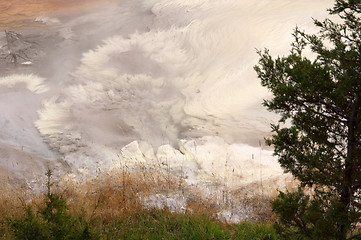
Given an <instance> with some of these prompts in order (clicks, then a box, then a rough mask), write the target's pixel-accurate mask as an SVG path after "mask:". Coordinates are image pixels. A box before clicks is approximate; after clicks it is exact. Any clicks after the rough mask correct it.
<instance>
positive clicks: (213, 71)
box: [0, 0, 332, 168]
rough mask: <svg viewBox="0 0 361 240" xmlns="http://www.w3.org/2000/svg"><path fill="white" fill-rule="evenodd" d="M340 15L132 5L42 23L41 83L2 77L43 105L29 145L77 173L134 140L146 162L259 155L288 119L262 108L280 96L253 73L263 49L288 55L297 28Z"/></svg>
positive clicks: (253, 6)
mask: <svg viewBox="0 0 361 240" xmlns="http://www.w3.org/2000/svg"><path fill="white" fill-rule="evenodd" d="M331 5H332V1H331V0H321V1H317V2H315V1H311V0H297V1H290V0H278V1H269V0H262V1H258V2H254V1H251V0H244V1H239V0H194V1H184V0H152V1H149V0H142V1H141V0H137V1H130V0H129V1H128V0H125V1H121V2H119V3H114V2H113V3H106V4H104V5H99V6H98V7H97V9H96V11H95V10H94V9H92V10H86V11H85V10H84V12H82V14H79V15H74V14H69V15H63V16H56V17H54V16H46V15H44V16H41V17H39V18H37V19H35V21H36V23H37V24H41V25H42V27H43V28H44V30H39V31H40V32H39V34H38V39H32V40H38V43H39V46H40V48H41V49H40V50H41V51H42V52H44V55H42V56H41V57H40V59H38V60H37V61H34V64H33V65H32V66H27V68H26V70H23V69H22V70H21V71H24V72H33V73H34V74H14V75H9V76H4V77H1V78H0V88H1V89H3V88H5V87H6V88H12V89H15V88H17V87H18V86H19V84H20V85H21V84H24V85H25V88H26V89H27V90H30V91H31V94H29V96H28V97H29V99H31V102H32V103H34V104H33V106H32V107H31V108H29V109H24V112H23V113H21V114H25V115H26V116H31V117H29V118H27V119H28V120H29V121H30V123H31V126H30V127H29V129H32V130H31V131H30V130H29V131H28V132H27V135H26V138H36V139H37V141H34V142H37V143H38V142H39V139H40V140H41V141H44V142H45V143H46V144H47V145H48V146H50V148H51V149H53V150H55V152H56V153H60V154H61V155H62V156H63V159H64V160H66V161H68V162H69V163H72V164H74V165H76V166H77V167H85V166H86V167H87V168H92V166H93V165H96V166H95V168H96V167H97V166H98V165H102V164H103V162H102V161H108V162H109V161H112V160H115V159H117V152H119V149H120V148H121V147H123V146H125V145H127V144H129V143H131V142H133V141H138V142H139V143H140V148H141V150H142V152H143V153H144V152H145V150H147V149H149V148H151V147H150V145H151V146H152V148H154V149H155V150H157V148H158V147H159V146H161V145H165V144H170V145H172V146H173V147H175V148H181V147H182V146H181V145H178V144H179V141H182V139H188V140H189V139H202V138H203V137H205V136H210V137H216V136H217V137H219V138H215V139H218V140H219V139H223V140H225V141H226V142H227V144H229V146H232V149H233V148H237V147H238V146H242V147H241V148H240V149H242V151H244V152H247V151H246V150H245V149H246V147H245V146H253V147H252V148H251V147H250V149H252V150H254V149H255V148H254V147H257V146H258V142H259V140H260V139H263V138H264V137H265V136H267V135H268V134H269V123H270V121H275V119H277V117H276V116H274V115H272V114H269V113H267V112H266V110H265V109H263V108H262V105H261V102H262V99H263V98H266V97H268V94H269V93H268V92H267V91H266V90H265V89H263V88H262V87H261V86H260V84H259V81H258V80H257V78H256V75H255V72H254V70H253V66H254V65H255V64H256V63H257V59H258V56H257V55H256V51H255V48H263V47H266V48H270V49H272V50H273V52H272V53H274V54H284V53H285V50H286V49H288V48H289V44H290V42H291V40H292V36H291V32H292V29H293V28H294V27H295V25H296V24H297V25H298V26H299V27H300V28H312V19H311V17H315V18H323V17H322V16H323V15H325V11H324V10H325V9H326V7H330V6H331ZM321 14H322V15H321ZM54 19H56V21H55V20H54ZM44 23H46V24H44ZM32 38H34V37H32ZM54 43H55V44H56V46H58V48H55V47H54ZM20 89H22V88H20ZM22 91H23V90H22ZM35 95H36V96H35ZM14 96H15V95H14ZM40 103H41V106H40ZM0 106H2V105H1V104H0ZM18 115H20V112H16V113H14V116H18ZM6 121H9V122H12V121H13V119H12V118H8V119H6V117H5V118H4V122H6ZM33 123H34V125H35V127H36V129H37V131H39V133H40V135H39V134H38V133H36V132H34V131H33V130H34V129H33V128H34V125H33ZM34 136H36V137H34ZM13 138H14V139H15V137H13ZM17 138H19V137H18V136H17ZM5 139H6V138H5ZM207 139H208V138H207ZM188 140H187V141H188ZM218 140H217V141H218ZM223 140H222V141H223ZM189 141H190V142H192V141H191V140H189ZM207 141H208V140H207ZM219 141H220V142H222V141H221V140H219ZM209 142H212V140H209ZM222 144H223V142H222ZM237 144H241V145H237ZM223 145H224V146H225V145H226V143H224V144H223ZM223 145H222V146H223ZM28 146H29V148H33V149H35V148H36V149H39V148H40V147H35V144H33V145H31V144H30V143H28ZM39 146H40V145H39ZM212 146H213V145H212ZM142 148H144V149H142ZM226 148H227V149H228V147H225V149H226ZM205 149H207V148H206V147H205ZM143 150H144V151H143ZM37 151H38V152H39V150H37ZM45 151H46V150H45V148H44V152H45ZM219 151H220V152H221V151H222V150H219ZM225 151H226V150H225ZM227 151H228V150H227ZM229 151H230V150H229ZM232 151H233V150H232ZM236 152H237V151H236ZM202 154H203V153H202ZM247 154H248V153H247ZM234 155H235V156H236V157H234V161H236V158H238V157H240V155H242V154H241V153H239V152H237V154H234ZM222 156H223V155H222ZM197 158H199V159H203V158H202V157H201V156H198V157H197ZM202 161H205V160H204V159H203V160H202ZM97 164H98V165H97ZM207 166H208V165H207Z"/></svg>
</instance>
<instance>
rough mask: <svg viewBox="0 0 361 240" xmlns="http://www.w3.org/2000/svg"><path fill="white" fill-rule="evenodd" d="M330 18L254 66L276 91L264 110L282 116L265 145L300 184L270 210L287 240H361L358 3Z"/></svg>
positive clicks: (349, 2) (338, 6)
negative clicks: (285, 49) (288, 49)
mask: <svg viewBox="0 0 361 240" xmlns="http://www.w3.org/2000/svg"><path fill="white" fill-rule="evenodd" d="M329 12H330V14H333V15H337V16H339V17H340V19H341V20H340V21H338V22H333V21H331V20H329V19H326V20H325V21H323V22H321V21H318V20H315V24H316V26H317V27H319V28H320V32H319V34H306V33H304V32H302V31H300V30H299V29H296V30H295V33H294V37H295V41H294V42H293V44H292V49H291V52H290V54H289V55H288V56H285V57H278V58H276V59H274V58H272V57H271V55H270V54H269V51H268V50H266V51H264V52H261V51H260V52H259V54H260V60H259V64H258V65H257V66H256V67H255V70H256V71H257V73H258V77H259V78H260V79H261V82H262V85H263V86H265V87H267V88H268V89H269V90H270V91H271V92H272V93H273V98H272V99H270V100H265V102H264V105H265V106H266V107H267V108H268V109H269V110H270V111H273V112H276V113H278V114H280V115H281V119H280V123H279V124H278V125H272V130H273V132H274V135H273V137H272V138H271V139H269V140H268V143H269V144H270V145H273V146H274V153H275V155H276V156H278V157H279V162H280V164H281V166H282V167H283V168H284V169H285V170H286V171H287V172H290V173H292V175H293V176H294V177H295V178H296V179H297V180H299V182H300V185H299V190H298V191H296V192H286V193H283V192H281V193H280V194H279V197H278V198H277V199H276V200H274V201H273V204H272V207H273V210H274V212H275V213H276V214H277V215H278V217H279V221H278V223H277V228H278V230H279V232H280V233H281V234H282V235H284V237H285V238H286V239H300V238H301V239H339V240H345V239H360V238H361V234H359V233H358V227H359V226H360V223H361V204H360V199H361V140H360V139H361V1H360V0H336V2H335V5H334V7H333V8H332V9H330V10H329ZM305 49H307V51H308V50H311V52H312V53H313V55H311V57H313V58H312V59H311V58H310V57H305V54H304V52H305ZM307 56H310V55H309V54H307Z"/></svg>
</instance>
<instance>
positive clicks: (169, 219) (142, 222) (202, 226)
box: [107, 209, 230, 240]
mask: <svg viewBox="0 0 361 240" xmlns="http://www.w3.org/2000/svg"><path fill="white" fill-rule="evenodd" d="M108 229H109V230H108V233H107V239H157V240H158V239H230V235H229V233H228V231H227V230H226V229H224V228H223V227H222V225H221V224H220V223H219V222H216V221H213V220H211V219H210V218H209V217H207V216H205V215H197V214H177V213H170V212H169V211H168V210H154V209H153V210H149V211H143V212H141V213H139V214H136V215H135V216H133V217H131V218H129V219H124V220H122V221H115V222H113V223H112V224H111V225H110V226H109V228H108Z"/></svg>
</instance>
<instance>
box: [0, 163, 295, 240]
mask: <svg viewBox="0 0 361 240" xmlns="http://www.w3.org/2000/svg"><path fill="white" fill-rule="evenodd" d="M75 179H76V180H75ZM39 181H44V179H43V180H39ZM53 182H54V184H53V187H52V191H53V192H57V193H61V194H62V195H63V196H64V197H65V198H66V199H67V203H68V207H69V212H71V213H72V214H75V215H77V214H82V213H85V214H86V215H85V217H86V218H87V220H89V221H90V222H93V223H95V224H96V225H98V226H102V225H104V224H108V223H111V222H112V221H114V220H115V219H117V220H122V219H125V218H131V216H134V214H136V213H139V212H142V211H143V210H144V209H145V208H147V207H148V208H149V207H150V208H152V207H161V208H169V209H170V206H168V205H167V204H168V202H167V201H168V200H169V199H171V200H172V199H175V200H174V201H177V199H184V203H183V205H182V208H177V209H176V211H188V212H190V213H201V214H206V215H208V216H210V217H211V218H218V219H220V220H223V221H232V219H233V217H234V216H237V215H238V216H241V218H240V219H239V220H240V221H255V222H265V221H273V220H274V219H275V216H274V214H273V213H272V211H271V205H270V200H271V199H272V198H274V197H275V196H276V190H274V194H267V195H261V194H255V192H256V193H258V192H261V191H259V190H258V191H250V189H252V188H255V189H257V188H259V187H260V186H257V185H253V186H252V187H251V186H248V187H247V186H245V187H244V189H237V190H229V189H226V188H224V187H222V186H216V187H215V186H213V188H214V189H213V190H209V189H208V190H209V192H210V194H208V195H206V194H204V186H203V187H202V188H200V187H197V186H189V185H187V184H186V183H185V181H184V179H182V178H180V177H179V178H177V177H175V176H173V175H171V174H169V173H167V172H164V171H158V170H156V168H150V167H148V168H146V167H144V166H138V167H136V168H132V170H130V169H129V168H127V167H126V166H124V167H123V168H122V169H121V170H118V171H114V172H109V173H107V174H99V175H98V176H96V177H94V178H92V179H88V180H83V181H79V178H75V177H74V178H71V175H69V176H65V177H63V178H62V179H58V180H53ZM293 184H294V183H292V182H290V183H289V184H288V185H290V186H288V188H290V187H292V186H293ZM38 185H41V184H40V183H39V184H38ZM42 185H43V186H45V182H43V183H42ZM43 192H44V193H45V192H46V188H45V187H44V189H43ZM154 196H161V197H160V198H159V199H157V198H154ZM175 196H176V197H175ZM149 199H153V203H154V202H155V203H157V201H158V202H159V201H164V202H162V203H160V204H158V205H157V204H153V205H152V204H150V205H149V204H147V202H146V200H149ZM162 199H163V200H162ZM43 203H44V196H43V195H42V194H36V193H34V192H32V191H31V189H27V188H24V187H14V185H11V184H5V185H3V187H2V188H1V192H0V214H1V216H2V217H19V216H21V215H22V214H24V210H23V206H24V205H25V204H26V205H30V206H32V207H34V209H36V208H37V207H38V206H40V205H41V204H43ZM183 206H184V208H183ZM170 210H172V209H170ZM225 210H227V211H228V212H227V213H229V214H228V218H227V217H222V216H221V215H220V213H221V212H222V211H223V212H224V211H225ZM0 224H1V225H0V233H1V234H0V237H1V236H2V239H7V237H8V235H7V234H8V232H7V229H6V226H5V225H4V223H0Z"/></svg>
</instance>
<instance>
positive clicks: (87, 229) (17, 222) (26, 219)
mask: <svg viewBox="0 0 361 240" xmlns="http://www.w3.org/2000/svg"><path fill="white" fill-rule="evenodd" d="M47 176H48V182H47V187H48V192H47V194H46V195H45V206H43V207H39V209H38V211H37V212H34V210H33V209H32V208H31V207H30V206H26V205H25V204H24V210H25V215H24V216H23V217H22V218H7V220H6V222H7V224H8V225H9V227H10V230H11V232H12V235H13V237H14V239H37V240H42V239H44V240H53V239H54V240H60V239H64V240H65V239H72V240H77V239H79V240H81V239H84V240H85V239H99V234H98V232H97V231H96V229H95V228H92V227H91V226H90V225H89V224H88V222H87V221H86V220H85V218H84V213H83V214H82V215H80V216H72V215H70V214H69V213H68V212H67V210H68V206H67V204H66V199H65V198H64V197H63V196H62V195H60V194H56V193H52V192H51V185H52V184H51V182H50V178H51V171H48V172H47Z"/></svg>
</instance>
